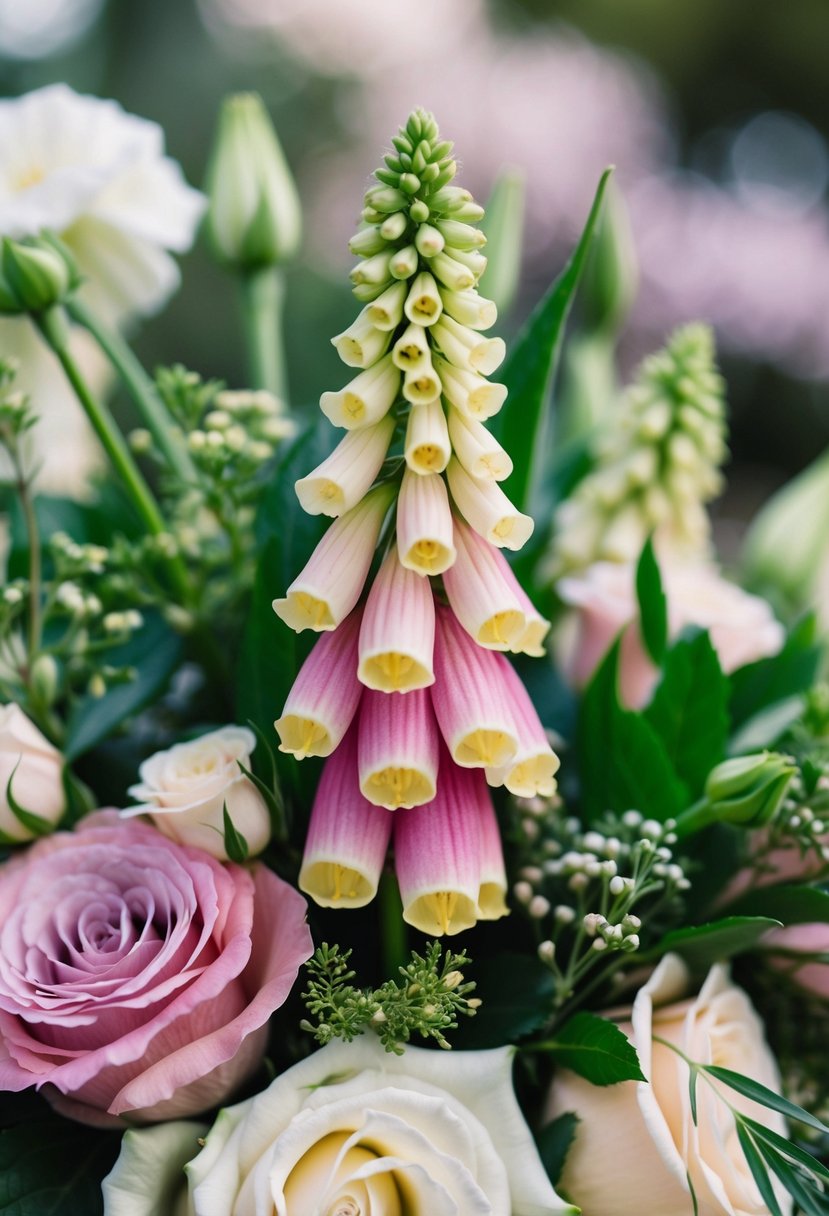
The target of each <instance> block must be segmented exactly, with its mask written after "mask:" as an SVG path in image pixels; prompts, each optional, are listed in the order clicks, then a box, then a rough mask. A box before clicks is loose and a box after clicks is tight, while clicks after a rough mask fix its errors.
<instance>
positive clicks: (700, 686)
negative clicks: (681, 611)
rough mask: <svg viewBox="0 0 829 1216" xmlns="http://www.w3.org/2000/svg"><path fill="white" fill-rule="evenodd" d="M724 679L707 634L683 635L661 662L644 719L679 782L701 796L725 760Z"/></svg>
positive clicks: (725, 701) (726, 728) (726, 719)
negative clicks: (662, 665) (712, 772)
mask: <svg viewBox="0 0 829 1216" xmlns="http://www.w3.org/2000/svg"><path fill="white" fill-rule="evenodd" d="M728 693H729V686H728V680H727V679H726V677H725V676H724V675H723V673H722V669H721V667H720V663H719V659H718V658H717V653H716V651H715V650H714V647H713V646H712V645H711V640H710V638H709V637H708V634H707V633H704V632H702V633H694V634H693V635H691V636H689V635H685V636H683V637H681V638H679V640H678V641H677V642H676V643H675V644H674V645H673V646H672V647H671V649H670V651H669V652H668V654H667V655H666V657H665V661H664V672H663V675H662V680H661V682H660V684H659V686H658V688H657V690H656V692H655V693H654V696H653V700H652V701H651V703H650V705H649V706H648V708H647V709H646V710H645V717H646V718H647V720H648V722H649V723H650V724H651V726H652V727H653V729H654V730H655V731H656V733H657V734H658V735H659V737H660V739H661V740H662V742H663V744H664V746H665V751H666V753H667V756H668V759H669V760H670V762H671V763H672V765H673V767H674V769H675V771H676V773H677V774H678V776H679V777H680V778H681V780H682V781H683V782H684V783H685V784H686V785H687V786H688V788H689V789H690V790H691V791H692V795H696V794H697V793H701V791H702V788H703V786H704V785H705V779H706V777H707V776H708V774H709V773H710V771H711V769H712V768H713V767H714V766H715V765H716V764H719V762H720V761H721V760H723V759H724V758H725V749H726V742H727V739H728V709H727V705H728Z"/></svg>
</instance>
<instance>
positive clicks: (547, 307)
mask: <svg viewBox="0 0 829 1216" xmlns="http://www.w3.org/2000/svg"><path fill="white" fill-rule="evenodd" d="M610 173H611V170H610V169H607V170H605V172H604V173H603V174H602V177H601V180H600V181H599V186H598V189H597V191H596V197H595V198H594V200H593V206H592V207H591V209H590V214H589V216H588V217H587V223H586V224H585V226H584V231H583V232H582V235H581V238H580V240H579V243H578V245H577V246H576V249H575V251H574V253H573V256H572V257H571V259H570V261H569V262H568V263H567V265H566V266H565V268H564V270H563V271H562V273H561V274H560V275H559V277H558V278H557V279H556V281H555V283H553V285H552V287H551V288H550V290H549V291H548V293H547V295H546V296H544V298H543V299H542V300H541V301H540V302H539V304H538V305H537V306H536V308H535V310H534V311H533V313H532V315H531V317H530V318H529V320H528V322H527V324H526V326H525V327H524V329H523V331H522V332H521V334H520V335H519V337H518V339H517V341H516V342H515V343H514V344H513V346H512V350H511V352H510V357H509V360H508V361H507V363H506V365H505V367H504V369H503V373H502V374H501V376H500V379H501V380H502V382H503V383H504V384H506V386H507V388H508V390H509V396H508V398H507V402H506V405H505V406H504V408H503V409H502V410H501V413H500V414H499V415H498V416H497V418H495V419H493V422H492V427H491V429H492V432H493V434H494V435H495V436H496V438H498V439H499V440H500V442H501V443H504V445H505V446H507V447H508V448H509V452H510V455H511V456H512V460H513V472H512V474H511V476H510V477H509V478H508V480H507V481H506V482H505V483H504V490H505V491H506V493H507V494H508V495H509V497H510V499H511V500H512V502H514V503H515V505H516V506H517V507H518V508H519V509H520V510H522V511H526V510H528V509H530V508H531V507H532V503H533V495H534V492H535V488H536V483H537V479H538V478H539V476H540V474H541V472H542V470H543V469H544V467H545V465H546V464H547V462H548V457H549V455H550V453H549V439H550V432H551V428H550V426H549V413H550V395H551V389H552V383H553V378H554V376H555V371H556V367H557V366H558V360H559V356H560V353H561V346H562V342H563V340H564V328H565V325H566V323H567V318H568V316H569V314H570V308H571V306H572V304H573V300H574V299H575V296H576V290H577V288H578V285H579V281H580V279H581V276H582V273H583V271H584V267H585V264H586V262H587V255H588V251H589V249H590V247H591V244H592V242H593V239H594V237H595V234H596V227H597V223H598V219H599V215H600V213H601V209H602V201H603V199H604V193H605V189H606V187H607V182H608V179H609V177H610Z"/></svg>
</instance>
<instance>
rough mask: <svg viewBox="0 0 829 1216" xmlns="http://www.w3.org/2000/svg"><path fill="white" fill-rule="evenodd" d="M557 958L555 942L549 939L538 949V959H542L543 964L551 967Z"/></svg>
mask: <svg viewBox="0 0 829 1216" xmlns="http://www.w3.org/2000/svg"><path fill="white" fill-rule="evenodd" d="M555 956H556V946H555V942H551V941H550V940H549V939H548V940H547V941H544V942H541V944H540V945H539V947H538V957H539V958H540V959H541V961H542V963H547V964H548V965H549V964H550V963H551V962H552V961H553V959H554V958H555Z"/></svg>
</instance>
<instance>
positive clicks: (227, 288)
mask: <svg viewBox="0 0 829 1216" xmlns="http://www.w3.org/2000/svg"><path fill="white" fill-rule="evenodd" d="M827 46H829V5H827V4H826V0H797V3H796V4H794V5H781V4H780V3H779V0H730V3H728V4H724V3H722V0H671V3H670V4H665V3H664V0H622V2H620V0H591V2H590V3H589V4H584V3H583V2H580V0H451V2H450V3H446V0H418V3H417V4H416V5H415V6H409V5H403V4H396V3H389V2H388V0H386V2H382V0H26V3H20V0H0V72H1V73H2V76H1V78H0V87H2V91H3V93H5V94H6V95H10V96H11V95H16V94H18V93H22V92H25V91H28V90H29V89H33V88H36V87H38V86H40V85H43V84H46V83H49V82H52V81H57V80H65V81H67V82H68V83H69V84H70V85H72V86H73V87H74V88H75V89H77V90H79V91H81V92H88V93H95V94H98V95H101V96H106V97H114V98H116V99H117V100H118V101H120V102H121V103H122V104H123V105H124V107H125V108H126V109H127V110H130V111H132V112H134V113H136V114H140V115H143V116H145V117H147V118H151V119H154V120H156V121H158V122H159V123H160V124H161V125H162V126H163V127H164V130H165V131H166V134H167V142H168V150H169V151H170V153H171V154H172V155H173V156H174V157H176V158H177V159H178V160H179V161H181V163H182V164H183V166H184V169H185V172H186V174H187V176H188V178H189V180H190V181H191V182H192V183H193V184H196V185H198V184H200V183H201V181H202V179H203V175H204V169H205V164H206V160H207V156H208V151H209V147H210V142H211V138H212V134H213V129H214V123H215V118H216V113H217V109H218V106H219V102H220V100H221V98H222V96H223V95H224V94H226V93H228V92H232V91H238V90H248V89H255V90H257V91H259V92H260V93H261V94H262V95H263V97H264V98H265V100H266V102H267V104H268V106H269V108H270V111H271V113H272V115H273V117H274V119H275V122H276V125H277V129H278V131H279V133H280V136H281V138H282V141H283V144H284V146H285V149H286V152H287V155H288V158H289V160H290V163H291V165H292V166H293V168H294V171H295V173H296V176H297V179H298V182H299V188H300V192H301V195H302V198H303V201H304V205H305V209H306V234H305V243H304V249H303V253H302V257H301V259H300V260H299V261H298V262H297V263H296V264H295V265H294V266H293V267H292V268H291V270H290V272H289V287H288V290H289V300H290V306H289V309H288V316H287V329H288V351H289V370H290V379H291V386H292V395H293V397H294V399H295V401H296V402H299V403H304V404H305V405H306V406H308V407H309V408H311V407H312V406H313V405H314V404H315V401H316V399H317V397H318V395H319V393H320V392H321V391H322V390H324V389H326V388H332V387H338V386H339V385H340V384H341V383H342V381H343V372H342V368H341V367H340V365H339V362H338V360H337V357H336V354H335V352H334V350H333V348H332V347H331V346H330V345H329V342H328V339H329V337H330V336H331V335H332V334H334V333H337V332H338V331H339V330H340V329H342V328H343V327H344V326H345V324H347V323H348V321H349V320H350V319H351V317H352V316H353V315H354V309H355V305H354V302H353V300H352V299H351V297H350V294H349V292H348V283H347V278H346V275H345V271H346V270H347V268H348V267H349V265H350V264H351V261H352V259H351V258H350V257H349V255H348V251H347V249H346V240H347V238H348V236H349V235H350V234H351V232H352V231H353V230H354V228H355V226H356V222H357V220H358V217H359V209H360V205H361V195H362V191H363V190H364V188H365V186H366V184H367V179H368V175H369V174H370V172H371V171H372V169H373V168H374V167H375V166H376V164H377V163H378V162H379V159H380V153H381V151H382V150H384V149H385V148H386V147H387V146H388V141H389V138H390V136H391V134H392V133H393V132H394V131H395V130H396V128H397V126H398V125H399V124H400V123H401V122H402V121H403V120H404V119H405V116H406V114H407V112H408V110H409V109H410V108H411V107H412V106H413V105H416V104H421V105H424V106H425V107H427V108H429V109H432V110H433V111H434V112H435V114H436V116H437V118H438V121H439V122H440V124H441V128H442V130H443V132H444V134H445V135H446V136H447V137H449V138H451V139H454V140H455V142H456V145H457V151H458V154H459V158H460V161H461V174H460V181H461V182H462V184H464V185H466V186H468V187H469V188H470V189H472V190H473V191H474V192H475V193H476V195H477V196H478V197H479V198H480V199H481V200H482V201H483V200H485V199H486V197H487V195H488V193H489V191H490V189H491V187H492V185H493V182H494V181H495V179H496V176H497V174H498V172H499V170H500V169H501V168H502V167H503V166H504V165H511V166H515V167H516V168H518V169H519V170H522V171H523V172H524V174H525V175H526V180H527V226H526V234H525V250H524V260H525V273H524V276H523V280H522V286H521V291H520V295H519V298H518V300H517V302H516V304H515V306H514V308H513V312H512V314H511V315H510V316H509V317H507V318H504V323H503V324H502V325H501V332H502V333H504V334H505V336H508V333H509V331H510V330H511V329H514V328H515V326H516V325H517V324H518V323H520V321H521V319H522V317H523V316H525V315H526V313H527V311H528V310H529V309H530V308H531V307H532V305H533V304H534V303H535V301H536V300H537V298H538V297H539V296H540V294H541V293H542V291H543V290H544V289H545V287H546V286H547V284H548V283H549V281H550V279H551V278H552V277H553V275H554V274H555V273H557V271H558V270H559V269H560V268H561V266H562V264H563V262H564V260H565V258H566V256H567V253H568V251H569V250H570V248H571V247H572V245H573V243H574V241H575V239H576V237H577V235H578V232H579V231H580V228H581V226H582V224H583V222H584V219H585V217H586V214H587V211H588V208H589V205H590V201H591V198H592V194H593V191H594V189H595V185H596V182H597V179H598V175H599V173H600V171H601V170H602V168H603V167H604V166H605V165H606V164H608V163H614V164H615V165H616V166H617V167H618V182H619V185H620V187H621V190H622V193H623V196H624V198H625V200H626V203H627V206H628V209H629V214H630V223H631V229H632V233H633V238H634V242H635V248H636V256H637V259H638V263H639V275H640V281H639V288H638V294H637V297H636V300H635V303H634V305H633V307H632V310H631V312H630V314H629V316H628V318H627V322H626V326H625V330H624V334H623V337H622V342H621V346H620V361H621V365H622V368H623V371H624V372H625V373H627V372H629V371H630V369H631V368H632V366H633V365H634V363H635V361H636V360H637V359H638V358H639V357H640V356H641V355H642V354H643V353H644V352H645V351H647V350H649V349H652V348H654V347H655V346H657V345H659V344H661V342H662V340H663V337H664V335H665V333H666V332H667V331H668V330H669V329H670V328H671V327H672V326H674V325H675V324H677V323H679V322H680V321H683V320H687V319H690V318H696V317H701V318H704V319H707V320H709V321H710V322H711V323H712V324H713V325H714V326H715V329H716V332H717V338H718V342H719V346H720V351H721V360H722V365H723V369H724V371H725V373H726V375H727V377H728V380H729V385H730V402H731V408H732V427H733V439H732V449H733V452H734V459H733V462H732V470H731V478H732V485H731V489H730V490H729V497H728V498H727V499H726V500H725V504H724V507H721V508H720V511H721V515H724V517H725V519H726V520H727V519H728V517H729V513H730V514H732V515H734V516H742V517H744V516H745V514H746V513H748V512H750V511H751V510H752V509H753V507H754V506H756V505H757V503H758V502H759V501H762V499H763V498H765V497H766V496H767V494H768V493H769V492H770V490H771V489H773V488H774V487H775V486H776V485H778V484H779V483H780V482H781V481H782V480H783V479H784V478H785V477H786V476H788V475H790V474H791V473H792V472H794V471H796V470H798V469H800V468H802V467H803V466H804V465H805V464H807V463H808V462H809V460H810V459H812V458H813V457H814V456H815V455H816V454H817V452H818V451H820V450H821V449H822V448H823V447H824V446H825V445H826V444H827V442H829V397H828V396H827V390H826V383H827V379H829V224H828V223H827V216H828V213H827V180H829V151H828V150H827V139H829V107H827V102H826V85H825V79H826V63H825V60H826V47H827ZM183 270H184V286H183V288H182V289H181V291H180V292H179V293H178V295H177V296H176V297H175V298H174V299H173V301H172V302H171V304H170V305H169V306H168V308H167V309H166V310H165V312H164V314H163V315H162V316H161V317H159V318H156V319H153V320H150V321H147V322H145V323H144V325H143V327H142V329H141V331H140V332H139V333H138V334H137V335H135V336H136V339H137V343H138V348H139V352H140V354H141V355H142V357H143V358H144V359H145V360H146V362H147V364H148V365H150V366H154V365H156V364H158V363H170V362H173V361H177V360H178V361H181V362H184V363H186V364H188V365H190V366H193V367H195V368H197V369H198V370H200V371H201V372H202V373H203V374H205V375H208V374H210V375H216V376H220V377H222V378H223V379H225V380H227V381H228V383H229V384H231V385H233V386H237V385H240V384H242V383H243V380H244V369H243V364H242V350H241V343H240V339H239V329H238V317H237V314H236V311H235V309H234V304H235V301H234V300H233V291H234V286H233V284H232V282H231V281H230V279H229V278H227V277H226V276H225V275H223V274H222V272H221V271H220V270H219V269H217V268H216V267H215V266H214V265H213V263H211V262H210V260H209V258H208V257H207V255H206V253H205V252H204V250H203V249H201V248H200V249H197V250H196V251H195V252H194V253H192V254H191V255H190V256H189V257H188V258H187V259H186V261H185V265H184V267H183ZM726 531H727V528H726Z"/></svg>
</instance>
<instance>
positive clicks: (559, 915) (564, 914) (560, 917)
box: [553, 904, 576, 925]
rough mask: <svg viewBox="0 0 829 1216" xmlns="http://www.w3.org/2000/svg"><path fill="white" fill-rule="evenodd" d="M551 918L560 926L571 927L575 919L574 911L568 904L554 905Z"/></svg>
mask: <svg viewBox="0 0 829 1216" xmlns="http://www.w3.org/2000/svg"><path fill="white" fill-rule="evenodd" d="M553 916H554V917H555V919H556V920H557V921H558V923H559V924H560V925H572V923H573V921H574V920H575V919H576V909H575V908H571V907H570V905H569V904H556V907H555V910H554V911H553Z"/></svg>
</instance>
